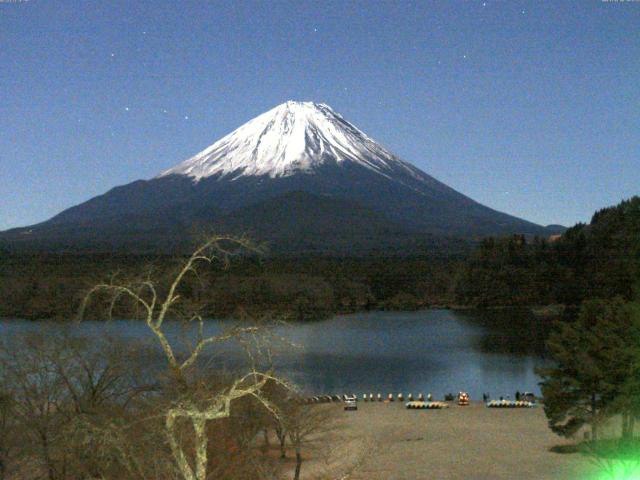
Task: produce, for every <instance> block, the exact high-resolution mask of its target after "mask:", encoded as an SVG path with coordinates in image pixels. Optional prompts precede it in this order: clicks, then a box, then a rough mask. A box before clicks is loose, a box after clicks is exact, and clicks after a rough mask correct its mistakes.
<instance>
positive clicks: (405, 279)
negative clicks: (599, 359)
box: [0, 197, 640, 319]
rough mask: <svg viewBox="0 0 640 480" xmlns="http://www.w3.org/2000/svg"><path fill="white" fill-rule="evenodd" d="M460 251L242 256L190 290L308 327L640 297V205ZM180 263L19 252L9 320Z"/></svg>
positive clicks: (216, 302)
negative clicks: (344, 315)
mask: <svg viewBox="0 0 640 480" xmlns="http://www.w3.org/2000/svg"><path fill="white" fill-rule="evenodd" d="M453 245H454V246H455V248H453V247H450V248H448V249H439V250H434V249H430V250H426V251H425V253H424V254H423V255H413V256H409V255H391V252H389V251H376V252H372V253H371V254H370V255H369V256H360V257H348V256H341V257H329V256H320V255H307V256H286V257H283V256H276V255H275V254H272V255H271V256H266V257H254V258H242V259H236V260H235V261H234V262H233V263H232V265H231V266H230V267H229V268H228V269H223V268H221V267H220V266H213V267H212V268H211V269H210V270H209V271H208V272H206V275H204V276H203V277H202V278H200V280H199V281H198V282H196V281H195V280H193V284H191V285H190V284H189V283H187V286H188V287H189V288H195V289H197V290H198V294H197V297H198V299H199V302H200V303H201V306H202V309H203V312H204V313H205V314H206V315H209V316H217V317H229V316H237V315H244V314H247V313H248V314H252V315H270V314H273V315H279V316H282V315H284V316H286V317H287V318H291V319H307V318H319V317H323V316H328V315H331V314H334V313H337V312H353V311H358V310H366V309H397V310H405V309H416V308H424V307H430V306H450V305H459V306H484V307H491V306H532V305H550V304H565V305H578V304H580V303H581V302H582V301H583V300H584V299H587V298H593V297H600V298H612V297H614V296H622V297H623V298H625V299H631V298H633V297H634V296H635V295H637V293H638V291H639V290H640V282H639V280H638V279H640V197H634V198H632V199H631V200H627V201H624V202H622V203H620V204H619V205H617V206H615V207H610V208H606V209H603V210H600V211H598V212H596V213H595V214H594V216H593V219H592V221H591V223H590V224H588V225H585V224H578V225H576V226H574V227H572V228H570V229H569V230H567V231H566V232H565V233H564V234H563V235H562V236H561V237H558V238H555V239H552V240H549V239H541V238H534V239H530V238H525V237H523V236H521V235H516V236H511V237H503V238H487V239H484V240H483V241H482V242H480V243H479V244H478V245H477V246H476V247H475V248H474V249H473V250H471V247H465V248H466V249H465V248H463V247H461V245H464V244H462V243H460V242H454V243H453ZM427 252H429V253H427ZM394 253H395V252H394ZM180 260H181V257H177V258H174V257H168V256H158V255H155V256H142V255H106V254H103V255H99V254H85V255H78V254H76V255H73V254H25V253H21V254H18V253H15V252H14V253H10V252H9V251H8V250H6V249H5V250H4V251H3V250H2V249H1V248H0V298H2V301H1V302H0V316H2V317H16V318H51V317H60V318H69V317H70V316H73V315H74V314H75V311H76V309H77V306H78V304H79V302H80V299H81V297H82V293H83V292H85V291H86V290H87V288H88V287H89V286H90V285H92V284H94V283H96V282H98V281H100V280H104V279H105V278H108V276H109V275H110V274H112V273H113V272H120V274H121V275H125V276H126V275H131V274H140V273H141V272H146V271H147V270H148V269H149V268H150V267H149V266H150V265H151V266H153V272H154V273H153V274H154V275H155V276H156V277H157V276H159V277H162V276H163V275H166V274H167V273H168V272H169V271H171V269H172V268H174V267H175V265H176V263H177V262H178V261H180ZM189 285H190V286H189ZM120 314H122V315H127V314H128V312H120Z"/></svg>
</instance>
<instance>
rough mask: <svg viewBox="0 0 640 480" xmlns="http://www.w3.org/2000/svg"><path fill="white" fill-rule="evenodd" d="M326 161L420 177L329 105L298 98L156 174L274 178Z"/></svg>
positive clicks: (195, 177)
mask: <svg viewBox="0 0 640 480" xmlns="http://www.w3.org/2000/svg"><path fill="white" fill-rule="evenodd" d="M325 162H336V163H338V164H340V163H342V162H354V163H357V164H359V165H361V166H364V167H366V168H368V169H370V170H372V171H374V172H376V173H379V174H381V175H384V176H387V177H388V176H389V175H391V174H392V171H393V170H395V169H397V168H398V167H400V168H401V169H403V170H404V171H405V173H408V174H410V175H412V176H414V177H417V178H419V177H420V175H419V173H418V172H419V171H417V169H416V168H415V167H413V166H411V165H410V164H408V163H405V162H403V161H402V160H400V159H399V158H397V157H396V156H394V155H393V154H391V153H390V152H388V151H387V150H385V149H384V148H383V147H382V146H380V145H379V144H378V143H376V142H375V141H373V140H372V139H371V138H369V137H368V136H367V135H365V134H364V133H363V132H362V131H360V130H359V129H357V128H356V127H355V126H353V125H352V124H350V123H349V122H347V121H346V120H344V119H343V118H342V116H341V115H339V114H338V113H336V112H334V111H333V110H332V109H331V108H330V107H329V106H328V105H325V104H317V103H313V102H294V101H289V102H286V103H283V104H281V105H279V106H277V107H275V108H274V109H272V110H269V111H268V112H266V113H263V114H262V115H259V116H257V117H256V118H254V119H253V120H250V121H249V122H247V123H245V124H244V125H242V126H241V127H240V128H238V129H237V130H234V131H233V132H231V133H230V134H229V135H227V136H225V137H223V138H222V139H220V140H218V141H217V142H216V143H214V144H213V145H211V146H210V147H208V148H206V149H205V150H203V151H202V152H200V153H198V154H197V155H195V156H194V157H192V158H189V159H188V160H185V161H184V162H182V163H180V164H178V165H177V166H175V167H173V168H170V169H168V170H165V171H164V172H162V173H161V174H160V175H159V176H158V177H164V176H167V175H173V174H177V175H186V176H189V177H192V178H193V179H194V180H196V181H199V180H201V179H203V178H206V177H210V176H213V175H220V176H228V175H230V176H231V179H236V178H239V177H242V176H261V175H268V176H269V177H271V178H275V177H286V176H290V175H293V174H295V173H298V172H305V173H311V172H313V170H314V168H315V167H317V166H319V165H321V164H323V163H325Z"/></svg>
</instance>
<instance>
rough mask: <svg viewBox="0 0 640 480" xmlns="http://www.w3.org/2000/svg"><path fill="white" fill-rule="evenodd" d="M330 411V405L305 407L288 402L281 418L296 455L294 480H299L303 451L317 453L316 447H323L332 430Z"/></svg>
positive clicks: (298, 402)
mask: <svg viewBox="0 0 640 480" xmlns="http://www.w3.org/2000/svg"><path fill="white" fill-rule="evenodd" d="M332 410H333V408H332V405H313V404H312V405H307V404H304V403H302V402H300V401H290V402H288V408H287V410H286V411H285V412H284V413H283V416H284V419H285V420H284V422H285V425H286V431H287V434H288V436H289V440H290V441H291V445H292V447H293V449H294V451H295V455H296V467H295V471H294V474H293V478H294V480H299V479H300V470H301V468H302V461H303V457H302V452H303V450H304V449H306V450H307V451H309V450H314V449H315V450H316V453H318V452H319V450H318V448H317V447H319V446H323V445H325V442H326V436H325V435H326V434H327V433H328V432H329V431H331V430H332V429H333V428H334V426H333V422H332V419H333V416H332V415H331V412H332Z"/></svg>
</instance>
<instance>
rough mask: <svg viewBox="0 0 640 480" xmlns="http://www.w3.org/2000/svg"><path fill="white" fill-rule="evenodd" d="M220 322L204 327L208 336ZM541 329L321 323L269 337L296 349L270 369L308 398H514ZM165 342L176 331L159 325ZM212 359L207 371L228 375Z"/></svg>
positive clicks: (20, 326)
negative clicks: (391, 395)
mask: <svg viewBox="0 0 640 480" xmlns="http://www.w3.org/2000/svg"><path fill="white" fill-rule="evenodd" d="M225 325H229V322H228V321H227V322H223V321H217V320H210V321H208V322H207V324H206V330H207V333H209V334H213V333H216V332H219V331H221V330H222V329H223V328H224V326H225ZM541 325H542V324H541V322H540V321H539V320H538V319H536V318H533V316H532V315H531V314H530V313H528V312H527V311H524V310H504V311H486V312H479V311H452V310H423V311H418V312H366V313H358V314H353V315H344V316H337V317H334V318H332V319H330V320H326V321H320V322H313V323H302V324H293V325H289V326H284V327H278V329H277V333H278V335H280V336H282V337H284V338H285V339H287V341H290V342H292V343H293V344H295V345H297V347H295V348H293V347H284V348H279V349H277V350H278V352H277V357H276V365H277V366H278V369H279V370H280V372H281V373H285V374H286V375H287V376H288V377H290V378H291V379H292V380H294V381H295V382H296V383H297V384H298V385H300V386H301V387H302V388H303V389H304V390H305V391H307V392H309V393H314V394H322V393H327V394H333V393H351V392H353V393H356V394H358V396H359V397H360V396H361V395H362V394H363V393H365V392H366V393H369V392H372V393H378V392H380V393H383V394H384V395H386V394H387V393H389V392H394V393H398V392H403V393H404V394H405V395H406V394H407V393H409V392H412V393H413V394H414V395H417V393H418V392H423V393H424V394H425V395H426V394H427V393H429V392H431V393H433V395H434V397H435V398H441V397H442V396H443V395H444V394H445V393H447V392H453V393H457V392H458V391H459V390H466V391H468V392H469V393H470V394H471V396H472V398H475V399H478V398H480V397H481V396H482V392H489V393H490V394H491V395H492V396H493V397H498V396H500V395H504V396H506V395H511V397H512V398H513V396H514V393H515V391H516V390H520V391H533V392H536V393H538V392H539V388H538V385H537V383H538V381H539V379H538V378H537V377H536V375H535V373H534V368H535V367H537V366H542V365H545V363H546V362H547V361H546V360H545V359H544V358H543V356H542V353H543V347H542V345H543V338H544V336H545V334H546V332H545V328H543V327H542V326H541ZM47 328H60V327H58V326H52V325H48V324H43V323H37V322H36V323H34V322H25V321H20V320H5V321H1V322H0V334H2V336H3V337H4V338H11V336H12V335H15V334H16V333H18V332H22V331H30V330H36V329H37V330H42V329H47ZM146 328H147V327H146V325H145V324H144V323H143V322H137V321H130V320H118V321H111V322H89V321H87V322H83V323H81V324H76V325H75V326H73V327H72V329H73V331H74V332H77V333H78V334H81V335H85V336H88V337H91V336H94V335H95V336H97V335H105V334H111V335H117V336H121V337H123V338H124V339H129V340H140V339H144V338H148V336H149V333H148V331H147V330H146ZM167 328H168V330H169V331H170V335H171V338H172V339H173V340H174V341H177V340H180V339H181V338H182V339H184V337H185V334H184V328H183V327H181V326H180V325H179V324H176V323H172V324H167ZM232 357H233V356H232V355H229V354H220V355H219V356H218V357H216V358H215V361H216V364H217V365H220V364H228V365H227V366H228V367H229V368H232V365H233V361H234V360H233V358H232Z"/></svg>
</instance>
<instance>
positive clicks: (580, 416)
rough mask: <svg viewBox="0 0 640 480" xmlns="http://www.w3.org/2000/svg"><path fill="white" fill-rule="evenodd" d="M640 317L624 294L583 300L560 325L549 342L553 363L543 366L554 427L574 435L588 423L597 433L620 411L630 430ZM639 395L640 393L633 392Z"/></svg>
mask: <svg viewBox="0 0 640 480" xmlns="http://www.w3.org/2000/svg"><path fill="white" fill-rule="evenodd" d="M639 340H640V319H639V316H638V314H637V309H635V308H632V307H631V306H630V305H629V304H625V303H624V301H623V300H622V299H621V298H615V299H613V300H589V301H586V302H584V303H583V305H582V307H581V309H580V314H579V315H578V318H577V320H576V321H575V322H573V323H564V324H562V325H560V328H559V330H558V331H556V332H554V333H553V334H552V335H551V336H550V338H549V340H548V342H547V345H548V348H549V351H550V353H551V355H552V357H553V359H554V361H555V364H556V365H555V366H554V367H552V368H546V369H540V370H539V371H538V373H539V374H540V375H541V376H542V378H543V381H542V382H541V387H542V394H543V396H544V409H545V414H546V415H547V418H548V420H549V426H550V428H551V429H552V430H553V431H554V432H556V433H558V434H559V435H563V436H572V435H573V434H575V433H576V432H577V431H578V430H579V429H580V428H581V427H583V426H584V425H590V426H591V436H592V438H593V439H597V437H598V424H599V423H600V422H601V421H602V420H603V419H604V418H606V417H608V416H610V415H612V414H615V413H621V414H622V415H623V418H625V425H626V427H625V432H627V431H629V430H630V428H631V426H632V422H631V421H630V420H627V419H629V418H635V415H636V413H637V410H636V408H637V407H638V405H637V404H638V403H640V402H639V401H638V400H637V392H638V391H639V389H640V379H639V378H638V376H637V373H638V372H639V371H640V353H639V352H638V350H639V348H638V345H640V343H637V342H638V341H639ZM634 395H636V396H634Z"/></svg>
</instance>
